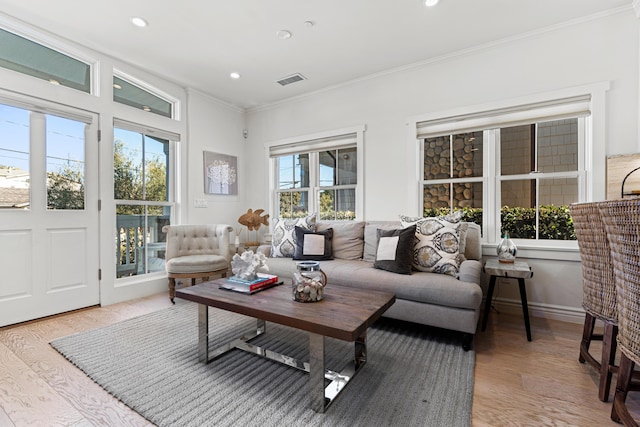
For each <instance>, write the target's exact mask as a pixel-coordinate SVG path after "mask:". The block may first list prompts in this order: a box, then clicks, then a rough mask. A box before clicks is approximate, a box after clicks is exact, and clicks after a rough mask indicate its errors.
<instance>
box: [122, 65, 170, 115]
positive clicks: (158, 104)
mask: <svg viewBox="0 0 640 427" xmlns="http://www.w3.org/2000/svg"><path fill="white" fill-rule="evenodd" d="M113 100H114V101H115V102H118V103H120V104H124V105H128V106H130V107H134V108H138V109H140V110H144V111H148V112H150V113H153V114H158V115H160V116H164V117H169V118H172V117H173V104H174V103H173V102H170V101H167V100H166V99H164V98H162V97H160V96H158V95H157V94H155V93H153V91H151V90H147V89H143V88H142V87H141V85H136V84H134V83H131V82H129V81H127V80H125V79H124V78H122V77H118V76H116V75H114V76H113Z"/></svg>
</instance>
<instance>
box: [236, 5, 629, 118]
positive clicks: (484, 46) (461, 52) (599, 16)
mask: <svg viewBox="0 0 640 427" xmlns="http://www.w3.org/2000/svg"><path fill="white" fill-rule="evenodd" d="M636 4H637V7H636ZM633 8H634V9H635V11H636V15H638V14H639V13H640V0H634V1H633ZM631 9H632V6H620V7H617V8H613V9H609V10H605V11H602V12H599V13H594V14H592V15H587V16H583V17H581V18H577V19H572V20H569V21H565V22H561V23H559V24H555V25H550V26H548V27H544V28H539V29H536V30H532V31H528V32H525V33H522V34H517V35H515V36H511V37H505V38H503V39H499V40H495V41H492V42H488V43H483V44H480V45H477V46H473V47H470V48H467V49H462V50H458V51H456V52H451V53H448V54H445V55H441V56H437V57H434V58H430V59H426V60H424V61H420V62H414V63H413V64H408V65H403V66H400V67H395V68H391V69H388V70H385V71H381V72H379V73H375V74H370V75H367V76H363V77H359V78H357V79H352V80H349V81H346V82H342V83H338V84H336V85H332V86H327V87H325V88H322V89H318V90H316V91H313V92H307V93H303V94H301V95H297V96H293V97H290V98H286V99H282V100H280V101H276V102H273V103H270V104H264V105H258V106H255V107H250V108H247V109H245V112H246V113H257V112H260V111H265V110H270V109H272V108H277V107H278V106H280V105H284V104H288V103H290V102H295V101H298V100H301V99H304V98H308V97H311V96H314V95H318V94H321V93H324V92H330V91H332V90H335V89H339V88H343V87H346V86H351V85H354V84H357V83H361V82H366V81H368V80H373V79H377V78H379V77H383V76H387V75H392V74H396V73H401V72H404V71H411V70H415V69H419V68H424V67H427V66H429V65H432V64H435V63H440V62H445V61H448V60H451V59H454V58H458V57H463V56H467V55H471V54H473V53H476V52H480V51H483V50H486V49H491V48H494V47H497V46H502V45H505V44H509V43H513V42H516V41H519V40H523V39H528V38H532V37H537V36H539V35H541V34H546V33H550V32H553V31H557V30H560V29H563V28H569V27H572V26H574V25H579V24H583V23H587V22H592V21H597V20H599V19H604V18H607V17H609V16H614V15H618V14H622V13H629V11H630V10H631ZM638 17H639V18H640V15H638Z"/></svg>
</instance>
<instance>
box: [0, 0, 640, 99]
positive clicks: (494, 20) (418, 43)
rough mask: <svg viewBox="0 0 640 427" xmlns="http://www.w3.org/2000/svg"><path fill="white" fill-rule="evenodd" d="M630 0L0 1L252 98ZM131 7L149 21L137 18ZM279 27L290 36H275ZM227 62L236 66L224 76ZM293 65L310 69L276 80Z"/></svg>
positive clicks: (102, 46) (166, 69) (72, 34)
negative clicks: (143, 23) (234, 75)
mask: <svg viewBox="0 0 640 427" xmlns="http://www.w3.org/2000/svg"><path fill="white" fill-rule="evenodd" d="M631 3H632V0H440V3H439V4H438V5H436V6H435V7H430V8H429V7H425V6H424V0H270V1H268V0H227V1H222V0H180V1H175V0H108V1H107V0H103V1H95V0H94V1H82V2H80V1H77V0H55V1H52V0H0V11H2V12H4V13H6V14H7V15H9V16H13V17H15V18H18V19H20V20H22V21H25V22H27V23H29V24H32V25H35V26H36V27H40V28H42V29H45V30H48V31H50V32H52V33H55V34H57V35H60V36H63V37H65V38H67V39H70V40H73V41H76V42H78V43H80V44H82V45H85V46H88V47H90V48H93V49H95V50H97V51H100V52H103V53H106V54H109V55H111V56H113V57H116V58H118V59H120V60H122V61H125V62H128V63H130V64H133V65H136V66H139V67H141V68H144V69H147V70H151V71H153V72H154V73H155V74H157V75H160V76H162V77H164V78H167V79H169V80H171V81H174V82H176V83H179V84H181V85H183V86H188V87H192V88H196V89H198V90H201V91H204V92H206V93H209V94H211V95H213V96H215V97H217V98H219V99H221V100H223V101H226V102H229V103H232V104H234V105H237V106H239V107H243V108H250V107H255V106H260V105H265V104H270V103H273V102H276V101H279V100H282V99H286V98H290V97H293V96H297V95H301V94H304V93H308V92H313V91H317V90H321V89H323V88H327V87H331V86H334V85H338V84H341V83H344V82H347V81H350V80H354V79H358V78H362V77H365V76H369V75H372V74H376V73H380V72H383V71H386V70H390V69H394V68H398V67H403V66H408V65H410V64H415V63H419V62H422V61H427V60H429V59H431V58H437V57H441V56H443V55H447V54H450V53H453V52H459V51H463V50H465V49H470V48H473V47H474V46H478V45H482V44H486V43H490V42H494V41H497V40H501V39H505V38H509V37H514V36H516V35H519V34H522V33H527V32H531V31H534V30H536V29H540V28H547V27H552V26H554V25H557V24H560V23H563V22H567V21H571V20H575V19H581V18H583V17H587V16H590V15H593V14H598V13H608V12H607V11H611V10H616V9H618V8H631ZM132 16H141V17H143V18H144V19H146V20H147V21H148V22H149V26H148V27H146V28H137V27H134V26H133V25H132V24H131V22H130V18H131V17H132ZM305 21H312V22H313V23H314V26H313V27H312V28H307V27H305V25H304V22H305ZM282 29H286V30H289V31H290V32H291V33H292V37H291V38H290V39H287V40H281V39H278V38H277V37H276V32H277V31H278V30H282ZM232 71H236V72H239V73H240V74H241V75H242V78H241V79H239V80H231V79H230V78H229V73H231V72H232ZM294 73H301V74H302V75H304V76H305V77H306V78H307V79H308V80H306V81H302V82H298V83H295V84H292V85H290V86H286V87H282V86H280V85H279V84H278V83H276V80H279V79H281V78H282V77H286V76H289V75H291V74H294Z"/></svg>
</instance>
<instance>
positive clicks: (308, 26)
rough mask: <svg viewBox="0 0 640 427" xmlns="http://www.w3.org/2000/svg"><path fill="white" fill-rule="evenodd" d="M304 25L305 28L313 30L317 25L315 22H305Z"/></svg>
mask: <svg viewBox="0 0 640 427" xmlns="http://www.w3.org/2000/svg"><path fill="white" fill-rule="evenodd" d="M302 25H304V27H305V28H313V26H314V25H315V24H314V23H313V21H304V22H303V23H302Z"/></svg>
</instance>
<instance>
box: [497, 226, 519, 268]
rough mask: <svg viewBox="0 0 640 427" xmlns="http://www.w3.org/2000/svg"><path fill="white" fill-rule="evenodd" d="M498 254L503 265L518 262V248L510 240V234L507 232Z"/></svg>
mask: <svg viewBox="0 0 640 427" xmlns="http://www.w3.org/2000/svg"><path fill="white" fill-rule="evenodd" d="M496 252H497V253H498V261H499V262H502V263H509V264H511V263H514V262H515V261H516V254H517V253H518V247H517V246H516V244H515V243H513V240H511V239H510V238H509V232H508V231H505V233H504V237H503V238H502V241H501V242H500V244H499V245H498V247H497V249H496Z"/></svg>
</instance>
